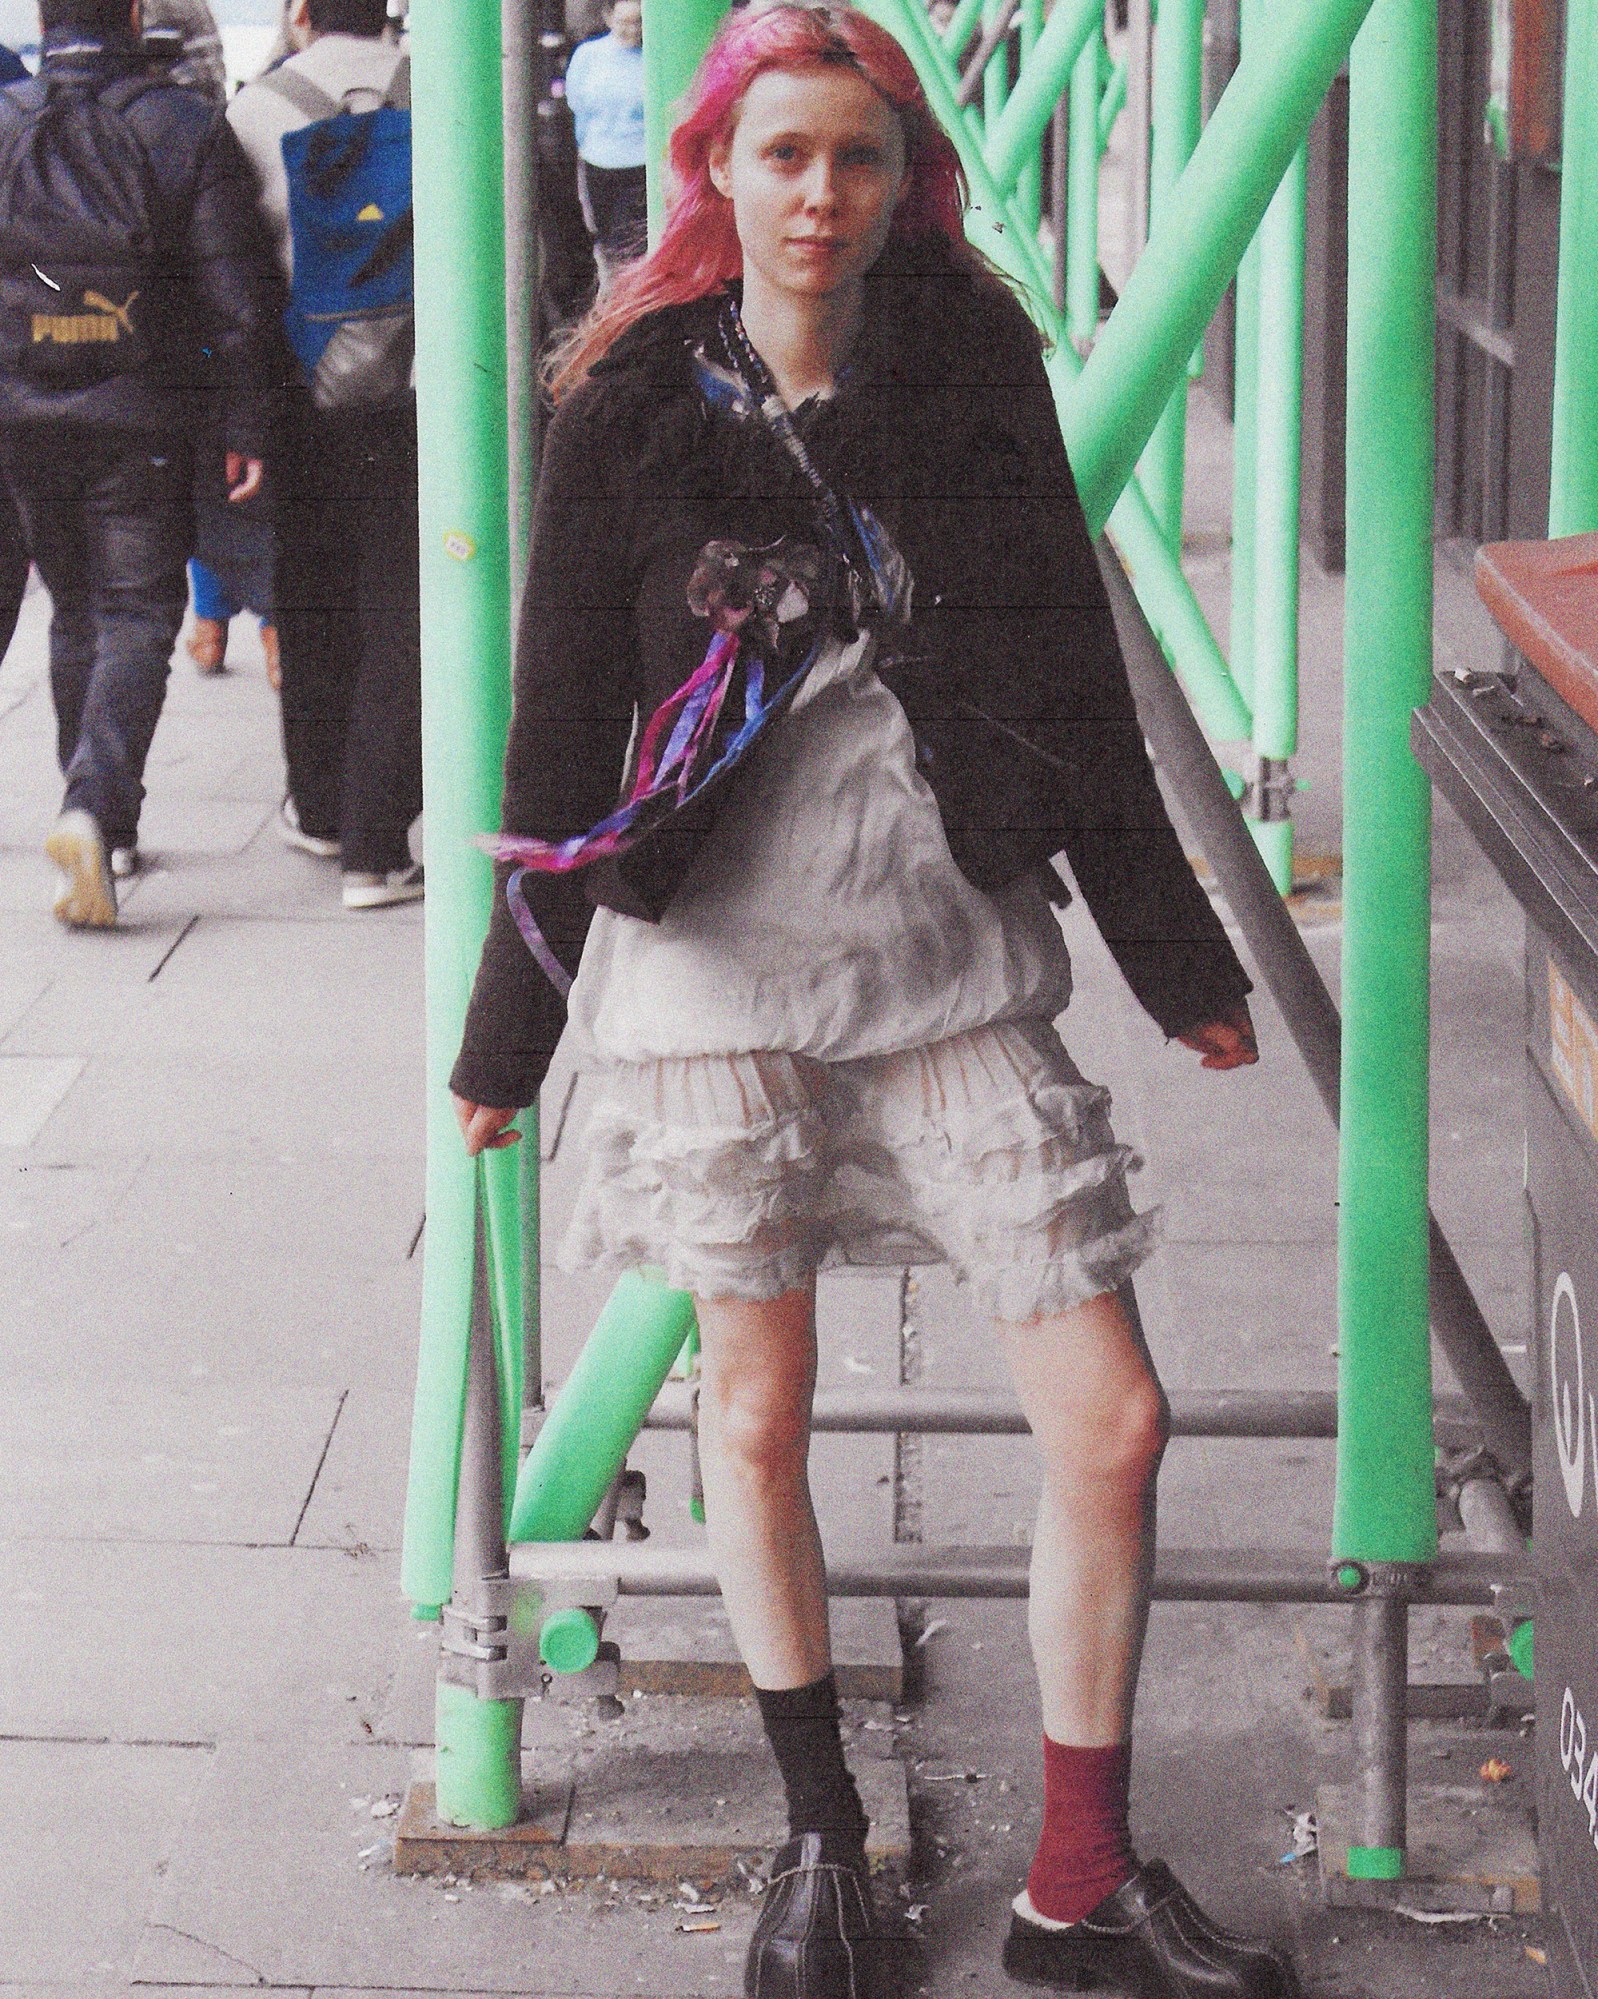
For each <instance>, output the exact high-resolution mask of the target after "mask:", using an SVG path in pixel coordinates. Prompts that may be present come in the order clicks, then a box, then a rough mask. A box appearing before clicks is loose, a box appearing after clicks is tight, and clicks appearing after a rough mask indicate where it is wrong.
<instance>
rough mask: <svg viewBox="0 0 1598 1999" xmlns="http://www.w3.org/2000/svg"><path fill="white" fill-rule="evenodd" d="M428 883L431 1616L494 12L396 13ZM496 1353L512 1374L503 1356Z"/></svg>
mask: <svg viewBox="0 0 1598 1999" xmlns="http://www.w3.org/2000/svg"><path fill="white" fill-rule="evenodd" d="M411 47H412V54H413V64H414V74H415V76H416V89H415V109H414V112H413V134H414V137H413V146H414V156H415V157H414V182H415V208H416V325H417V343H416V344H417V362H416V370H417V419H418V442H419V451H420V465H421V586H422V694H423V738H422V745H423V747H422V767H423V789H424V795H425V798H426V819H425V840H426V853H425V859H426V865H427V904H426V945H425V951H426V971H427V1195H426V1199H427V1232H426V1239H425V1247H424V1262H423V1277H422V1324H421V1340H420V1352H419V1356H418V1363H417V1384H416V1404H415V1415H414V1421H413V1428H412V1439H411V1461H410V1486H409V1492H408V1495H407V1501H406V1513H405V1550H404V1559H403V1563H402V1586H403V1588H404V1590H405V1593H406V1594H407V1595H408V1596H409V1597H411V1599H412V1600H413V1602H414V1603H415V1604H416V1605H417V1607H418V1610H419V1612H420V1613H421V1614H436V1610H437V1606H439V1605H440V1604H442V1603H443V1602H444V1601H445V1600H446V1599H447V1598H448V1596H449V1594H450V1590H451V1587H452V1583H453V1570H454V1564H453V1541H454V1526H455V1495H456V1487H457V1482H458V1477H459V1469H460V1437H461V1423H462V1416H463V1411H464V1403H465V1388H466V1365H467V1358H466V1357H467V1345H468V1336H469V1326H470V1321H471V1293H472V1262H473V1251H472V1246H473V1243H474V1241H475V1239H476V1228H477V1207H478V1195H477V1187H478V1178H479V1176H478V1174H477V1172H476V1171H475V1170H474V1169H473V1166H472V1164H471V1162H470V1161H469V1160H468V1159H467V1157H466V1154H465V1151H464V1150H463V1148H462V1146H461V1142H460V1134H459V1132H458V1131H457V1129H456V1126H455V1120H454V1116H453V1113H452V1109H451V1105H450V1099H449V1092H448V1087H447V1078H448V1075H449V1070H450V1066H451V1064H452V1062H453V1060H454V1057H455V1051H456V1049H457V1048H458V1047H459V1045H460V1036H461V1026H462V1022H463V1021H464V1018H465V1013H466V1002H467V998H468V995H469V992H470V988H471V979H472V972H473V968H474V965H475V963H476V959H477V953H478V950H479V947H480V945H481V942H482V937H483V933H484V930H485V929H486V927H487V922H488V912H489V905H490V901H491V898H492V895H493V876H492V871H491V869H490V867H489V863H488V860H487V858H486V857H485V856H484V855H483V854H481V853H480V852H479V851H478V850H477V849H476V848H475V847H474V845H473V839H474V836H475V835H477V834H479V833H481V832H483V831H484V829H485V828H488V827H492V826H494V825H495V824H497V822H498V817H499V792H500V766H501V763H502V760H503V757H504V747H505V734H506V730H507V728H508V725H509V720H510V579H509V551H508V546H507V519H508V510H507V509H508V502H507V495H508V461H507V441H506V432H507V410H506V388H505V367H506V346H505V238H504V209H503V168H502V161H503V142H502V130H501V123H500V119H501V98H500V38H499V9H498V8H497V7H496V6H486V5H484V4H482V0H416V5H415V6H414V8H413V9H412V14H411ZM483 1184H484V1187H485V1195H484V1205H485V1207H486V1209H487V1216H486V1225H487V1232H488V1237H489V1241H490V1246H491V1253H492V1256H493V1259H494V1261H493V1278H492V1290H493V1297H494V1308H495V1319H496V1323H497V1328H498V1334H499V1338H500V1342H501V1346H502V1349H505V1350H507V1351H505V1353H504V1363H503V1364H504V1375H503V1385H504V1387H505V1390H506V1400H507V1405H508V1406H507V1409H506V1412H505V1415H506V1420H507V1422H511V1421H514V1420H515V1416H514V1411H515V1400H514V1394H515V1390H516V1387H517V1384H518V1383H519V1378H520V1360H519V1355H520V1339H521V1316H520V1309H519V1302H518V1301H519V1291H520V1229H519V1196H518V1187H517V1163H516V1161H515V1159H514V1158H506V1157H504V1156H502V1155H495V1156H494V1158H493V1161H492V1164H491V1165H490V1166H488V1167H487V1168H486V1170H485V1172H484V1174H483ZM511 1347H514V1349H515V1355H516V1358H515V1359H514V1360H513V1359H512V1358H511V1357H510V1354H509V1352H508V1349H510V1348H511Z"/></svg>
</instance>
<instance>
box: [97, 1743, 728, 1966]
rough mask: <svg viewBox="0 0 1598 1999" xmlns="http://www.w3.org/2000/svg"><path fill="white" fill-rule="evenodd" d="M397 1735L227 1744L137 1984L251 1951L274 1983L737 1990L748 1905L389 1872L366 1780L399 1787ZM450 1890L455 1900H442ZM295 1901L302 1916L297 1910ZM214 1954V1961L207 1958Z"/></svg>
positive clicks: (175, 1865) (173, 1873)
mask: <svg viewBox="0 0 1598 1999" xmlns="http://www.w3.org/2000/svg"><path fill="white" fill-rule="evenodd" d="M403 1780H404V1769H403V1765H402V1759H400V1758H399V1757H398V1756H397V1753H396V1752H395V1751H393V1750H387V1749H370V1748H369V1749H364V1750H363V1749H357V1748H350V1747H347V1746H344V1745H339V1744H334V1743H330V1742H316V1743H310V1744H305V1743H287V1744H285V1743H281V1742H277V1743H263V1744H247V1745H237V1746H235V1745H229V1746H227V1747H225V1748H223V1749H221V1750H219V1751H218V1752H217V1755H216V1757H215V1759H214V1765H213V1768H212V1770H211V1772H210V1775H209V1780H208V1781H207V1783H206V1784H205V1786H204V1789H203V1791H202V1793H201V1795H200V1797H199V1798H198V1800H197V1801H196V1803H195V1806H194V1809H193V1812H192V1814H191V1816H190V1818H189V1821H188V1824H187V1827H186V1828H185V1832H184V1835H183V1838H182V1840H181V1842H180V1844H179V1847H178V1850H177V1851H176V1853H175V1854H174V1857H173V1861H172V1864H171V1866H170V1868H169V1869H168V1871H167V1873H166V1875H165V1877H164V1878H163V1880H162V1883H161V1887H160V1891H159V1893H158V1896H157V1898H156V1901H155V1905H154V1908H153V1910H152V1912H151V1920H150V1921H149V1923H148V1924H147V1926H146V1928H145V1930H144V1932H143V1935H142V1937H141V1939H140V1943H139V1948H138V1952H137V1955H136V1958H135V1961H134V1976H135V1977H136V1979H137V1980H138V1981H139V1982H140V1983H141V1984H144V1983H147V1982H148V1983H163V1982H173V1983H186V1982H188V1981H189V1980H190V1979H192V1978H194V1977H196V1976H197V1975H208V1976H209V1978H210V1979H211V1980H213V1981H215V1980H218V1979H220V1978H221V1977H223V1976H225V1975H226V1974H225V1972H224V1970H223V1967H224V1966H228V1965H233V1966H238V1965H243V1966H244V1967H246V1969H247V1971H248V1972H250V1973H252V1974H253V1975H254V1976H255V1977H256V1979H257V1980H258V1981H259V1982H261V1983H266V1984H272V1985H279V1984H286V1985H294V1986H315V1987H316V1988H318V1989H321V1988H324V1987H329V1986H358V1987H362V1988H364V1989H366V1990H371V1989H373V1988H378V1989H406V1988H411V1989H426V1990H431V1991H435V1992H437V1991H453V1990H457V1989H466V1988H471V1989H477V1990H483V1991H488V1992H518V1993H536V1994H540V1995H543V1994H557V1993H558V1994H567V1995H579V1994H580V1995H585V1999H586V1995H594V1999H599V1995H605V1999H611V1995H615V1994H618V1993H631V1992H635V1991H636V1992H642V1993H644V1994H647V1995H648V1999H700V1995H704V1999H709V1995H712V1994H715V1995H720V1994H722V1993H730V1992H735V1991H736V1990H737V1989H738V1985H739V1978H740V1975H741V1969H742V1961H743V1951H744V1948H745V1946H746V1942H747V1937H748V1932H749V1929H750V1927H751V1926H752V1923H753V1910H752V1909H750V1908H746V1907H744V1906H742V1905H741V1904H740V1903H738V1902H732V1903H730V1904H729V1906H728V1908H727V1914H726V1918H725V1921H724V1926H723V1928H722V1930H721V1931H719V1932H714V1933H710V1934H708V1935H683V1934H680V1933H679V1932H677V1930H676V1929H675V1926H674V1925H675V1917H674V1913H673V1911H672V1910H671V1909H670V1908H665V1909H660V1908H655V1909H652V1910H649V1911H647V1912H646V1913H645V1914H644V1915H643V1916H642V1917H641V1918H640V1917H639V1915H638V1912H637V1910H636V1909H635V1907H634V1906H633V1905H632V1904H630V1903H618V1905H617V1906H616V1907H615V1908H614V1909H613V1908H611V1907H608V1906H607V1898H606V1897H604V1896H592V1895H579V1896H572V1897H569V1898H568V1897H564V1896H561V1895H559V1894H555V1895H551V1896H549V1897H542V1896H534V1897H533V1898H531V1899H530V1900H527V1901H521V1900H511V1899H508V1898H506V1897H504V1896H503V1895H501V1894H500V1893H498V1892H497V1891H495V1890H493V1889H478V1890H476V1891H470V1890H465V1889H464V1887H445V1886H444V1885H443V1884H436V1885H435V1884H430V1883H426V1882H423V1881H417V1880H407V1879H403V1878H399V1877H396V1876H394V1875H392V1874H391V1873H389V1872H388V1871H387V1870H386V1869H385V1868H384V1867H383V1866H382V1864H381V1862H380V1860H379V1858H378V1856H376V1855H373V1856H371V1858H369V1860H368V1862H367V1871H366V1872H364V1873H363V1872H361V1871H360V1870H361V1855H362V1853H363V1851H364V1850H365V1849H367V1848H369V1847H371V1846H373V1845H380V1844H381V1843H383V1842H382V1833H383V1823H384V1822H381V1821H379V1822H377V1823H376V1824H374V1822H373V1820H372V1819H371V1818H370V1816H369V1815H368V1814H367V1813H366V1812H365V1811H352V1810H351V1809H350V1801H351V1800H352V1799H354V1798H357V1797H364V1798H372V1797H378V1798H381V1797H382V1796H383V1795H384V1794H385V1793H387V1794H388V1795H390V1796H397V1793H398V1787H399V1785H400V1784H401V1783H402V1782H403ZM446 1896H448V1897H449V1898H450V1899H448V1900H446ZM289 1910H292V1911H293V1912H294V1919H293V1921H292V1922H286V1921H285V1920H284V1912H285V1911H289ZM207 1962H208V1963H209V1964H210V1966H211V1969H210V1971H209V1973H208V1974H204V1973H203V1967H204V1965H205V1964H206V1963H207Z"/></svg>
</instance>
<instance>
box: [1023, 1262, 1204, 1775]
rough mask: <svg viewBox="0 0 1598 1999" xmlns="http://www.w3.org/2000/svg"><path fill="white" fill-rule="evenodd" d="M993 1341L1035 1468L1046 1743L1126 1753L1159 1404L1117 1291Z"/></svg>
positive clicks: (1036, 1616) (1036, 1632)
mask: <svg viewBox="0 0 1598 1999" xmlns="http://www.w3.org/2000/svg"><path fill="white" fill-rule="evenodd" d="M999 1330H1000V1334H1001V1336H1002V1338H1003V1340H1004V1344H1005V1347H1006V1350H1007V1353H1008V1358H1009V1362H1010V1368H1011V1372H1012V1374H1013V1375H1014V1378H1015V1385H1016V1391H1017V1393H1018V1394H1019V1396H1020V1398H1021V1407H1022V1409H1023V1410H1024V1411H1025V1414H1026V1418H1027V1422H1028V1423H1029V1424H1030V1425H1031V1428H1032V1434H1033V1437H1034V1439H1035V1440H1036V1443H1037V1447H1038V1451H1039V1454H1040V1456H1041V1457H1042V1460H1043V1492H1042V1496H1041V1498H1040V1500H1039V1503H1038V1521H1037V1532H1036V1536H1035V1538H1034V1541H1033V1547H1032V1593H1031V1600H1030V1603H1029V1605H1028V1610H1027V1630H1028V1635H1029V1637H1030V1639H1031V1642H1032V1656H1033V1660H1034V1662H1035V1664H1036V1667H1037V1674H1038V1690H1039V1694H1040V1696H1041V1699H1042V1705H1043V1731H1044V1733H1045V1734H1046V1735H1048V1736H1051V1737H1052V1738H1053V1739H1054V1740H1055V1741H1056V1742H1067V1743H1076V1744H1080V1745H1082V1746H1083V1747H1089V1746H1093V1745H1097V1744H1104V1745H1108V1744H1111V1743H1117V1742H1124V1741H1125V1740H1126V1739H1127V1736H1128V1735H1129V1733H1130V1730H1131V1720H1132V1696H1133V1693H1134V1691H1135V1689H1136V1685H1137V1674H1138V1666H1139V1663H1140V1660H1141V1657H1142V1651H1143V1634H1144V1630H1145V1628H1146V1625H1147V1622H1148V1588H1149V1580H1150V1576H1151V1573H1152V1569H1153V1564H1154V1475H1155V1472H1156V1470H1157V1468H1158V1465H1159V1459H1160V1453H1161V1451H1162V1450H1163V1449H1164V1445H1165V1437H1166V1409H1165V1398H1164V1396H1163V1394H1162V1392H1161V1390H1160V1386H1159V1383H1158V1381H1157V1380H1156V1379H1155V1375H1154V1370H1153V1367H1152V1366H1151V1364H1150V1361H1149V1357H1148V1352H1147V1349H1146V1348H1145V1346H1144V1344H1143V1338H1142V1334H1141V1333H1140V1331H1139V1330H1138V1328H1137V1326H1136V1325H1135V1323H1134V1322H1133V1320H1132V1318H1131V1317H1130V1316H1129V1314H1128V1312H1127V1310H1126V1307H1125V1306H1124V1305H1123V1304H1122V1301H1121V1299H1120V1298H1119V1297H1118V1296H1117V1294H1116V1293H1114V1292H1105V1293H1103V1294H1102V1295H1101V1296H1099V1297H1097V1298H1090V1299H1089V1300H1088V1302H1087V1303H1086V1304H1085V1305H1078V1306H1075V1307H1073V1308H1072V1309H1071V1310H1070V1311H1068V1312H1061V1313H1059V1314H1057V1315H1055V1316H1053V1317H1051V1318H1047V1319H1035V1320H1032V1321H1031V1322H1030V1323H1028V1324H1026V1325H1001V1326H1000V1328H999Z"/></svg>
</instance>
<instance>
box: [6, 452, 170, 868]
mask: <svg viewBox="0 0 1598 1999" xmlns="http://www.w3.org/2000/svg"><path fill="white" fill-rule="evenodd" d="M0 467H3V471H4V476H5V479H6V482H7V483H8V485H9V486H10V489H11V493H12V496H13V498H14V499H15V501H16V507H17V514H18V517H19V519H20V521H21V525H22V534H23V539H24V541H25V542H26V544H27V548H28V551H29V553H30V554H31V555H32V557H33V560H34V562H35V564H36V565H37V567H38V570H39V574H40V575H41V576H42V577H43V578H44V582H45V587H46V589H48V590H49V592H50V602H51V611H52V616H51V619H50V692H51V694H52V696H53V697H54V700H55V712H56V747H57V753H58V755H59V757H60V761H61V769H62V771H63V773H64V774H65V776H66V797H65V799H64V801H63V803H64V805H65V806H66V807H69V808H73V809H79V808H81V809H82V810H84V811H87V812H90V813H92V814H93V815H94V817H95V819H96V820H97V821H98V823H99V827H100V831H101V832H102V834H103V835H104V836H105V841H106V845H107V846H109V847H131V846H132V845H133V844H134V840H135V837H136V835H137V833H138V826H139V807H140V805H141V804H142V803H143V800H144V765H145V760H146V759H147V757H148V756H149V754H150V744H151V741H152V739H153V738H154V736H155V725H156V723H157V722H158V721H159V720H160V719H161V708H162V704H163V703H164V702H165V700H166V683H167V671H168V668H169V666H170V664H171V659H172V647H173V644H174V642H175V641H176V639H177V635H178V628H179V626H180V625H181V624H182V623H183V610H184V606H185V605H186V604H187V602H188V595H189V586H188V576H187V570H186V565H187V563H188V559H189V551H190V549H191V548H192V546H193V543H194V503H193V490H192V488H193V477H194V468H193V460H192V456H191V453H190V450H189V447H188V445H187V443H186V442H184V441H183V440H182V439H180V438H175V437H167V436H162V435H158V434H154V433H145V432H140V431H128V430H107V429H104V428H99V427H87V426H80V425H76V424H58V423H38V424H19V425H16V426H14V427H12V428H9V429H6V430H4V431H0Z"/></svg>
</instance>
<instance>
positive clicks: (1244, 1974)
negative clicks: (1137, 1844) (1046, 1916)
mask: <svg viewBox="0 0 1598 1999" xmlns="http://www.w3.org/2000/svg"><path fill="white" fill-rule="evenodd" d="M1004 1968H1005V1970H1006V1971H1007V1972H1009V1974H1010V1976H1011V1977H1012V1978H1016V1979H1019V1980H1020V1981H1021V1982H1022V1983H1023V1984H1026V1985H1051V1986H1053V1987H1054V1989H1055V1990H1056V1991H1058V1992H1099V1993H1104V1994H1106V1995H1110V1994H1113V1995H1114V1999H1301V1995H1300V1991H1299V1983H1298V1978H1297V1976H1296V1974H1295V1973H1294V1971H1293V1967H1292V1964H1291V1963H1290V1962H1289V1960H1288V1958H1287V1957H1286V1956H1285V1955H1284V1954H1283V1953H1282V1952H1281V1951H1279V1950H1277V1949H1276V1948H1275V1947H1274V1945H1271V1944H1268V1943H1263V1942H1258V1941H1256V1940H1254V1939H1253V1938H1250V1937H1235V1936H1233V1935H1231V1933H1230V1932H1229V1931H1227V1930H1223V1929H1222V1928H1221V1927H1220V1926H1219V1925H1218V1924H1216V1923H1212V1922H1211V1921H1210V1919H1209V1917H1208V1916H1206V1915H1205V1913H1204V1911H1203V1910H1202V1909H1201V1908H1200V1907H1199V1906H1198V1904H1197V1903H1196V1902H1195V1901H1194V1900H1193V1898H1192V1896H1191V1895H1190V1894H1189V1893H1188V1892H1187V1890H1186V1889H1185V1888H1184V1887H1183V1886H1182V1884H1181V1882H1180V1881H1178V1880H1177V1878H1176V1876H1175V1875H1174V1874H1173V1873H1172V1872H1171V1870H1170V1868H1169V1867H1167V1866H1166V1865H1165V1862H1164V1861H1163V1860H1151V1861H1149V1862H1148V1863H1147V1865H1145V1866H1143V1867H1140V1868H1139V1869H1138V1871H1137V1873H1136V1874H1134V1875H1133V1876H1132V1878H1131V1880H1130V1881H1128V1882H1127V1883H1126V1885H1125V1886H1124V1887H1121V1888H1117V1889H1116V1891H1115V1893H1114V1894H1113V1895H1106V1896H1105V1898H1104V1900H1103V1901H1102V1902H1100V1904H1099V1905H1098V1907H1097V1908H1096V1909H1095V1910H1093V1912H1092V1913H1091V1915H1087V1916H1084V1917H1083V1918H1082V1920H1081V1922H1079V1923H1073V1924H1072V1925H1071V1927H1070V1928H1069V1929H1065V1930H1051V1929H1045V1928H1044V1927H1043V1925H1042V1924H1041V1923H1034V1922H1029V1921H1028V1920H1027V1918H1026V1917H1025V1916H1023V1915H1021V1914H1019V1913H1017V1914H1016V1915H1015V1916H1013V1917H1012V1918H1011V1922H1010V1934H1009V1936H1008V1937H1007V1938H1006V1939H1005V1944H1004Z"/></svg>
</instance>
